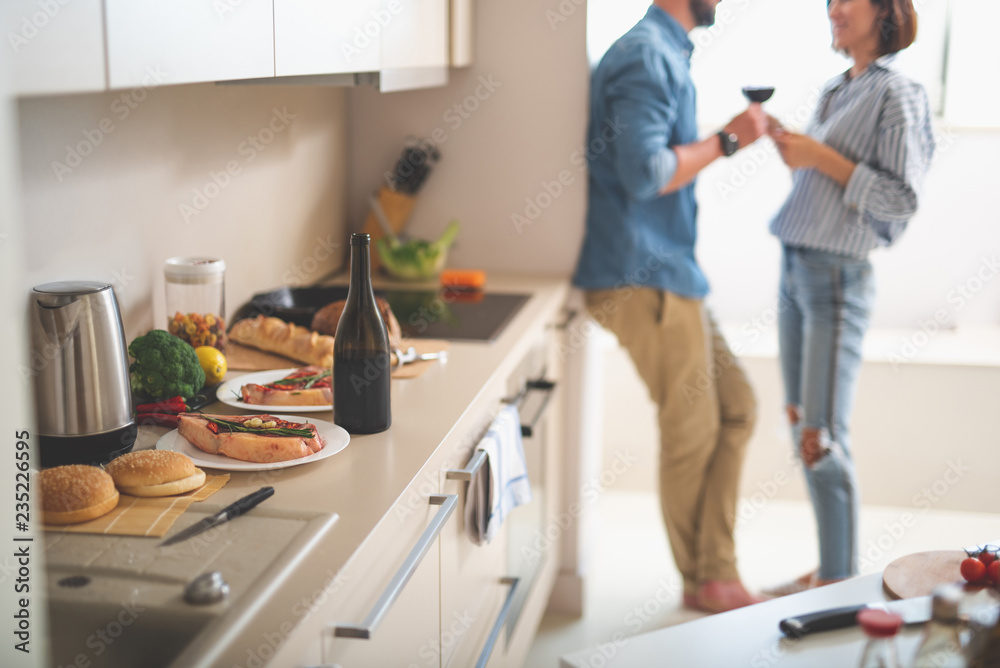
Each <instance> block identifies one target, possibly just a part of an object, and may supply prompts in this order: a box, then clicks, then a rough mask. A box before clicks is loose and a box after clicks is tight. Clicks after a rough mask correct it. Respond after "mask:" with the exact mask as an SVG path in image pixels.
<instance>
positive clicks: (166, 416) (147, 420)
mask: <svg viewBox="0 0 1000 668" xmlns="http://www.w3.org/2000/svg"><path fill="white" fill-rule="evenodd" d="M135 420H136V423H137V424H140V425H153V426H157V427H172V428H174V429H176V428H177V425H179V424H180V421H181V418H180V416H179V415H173V414H171V413H140V414H139V415H137V416H136V418H135Z"/></svg>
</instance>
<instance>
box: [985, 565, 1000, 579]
mask: <svg viewBox="0 0 1000 668" xmlns="http://www.w3.org/2000/svg"><path fill="white" fill-rule="evenodd" d="M986 577H987V578H989V580H990V582H992V583H993V584H995V585H1000V561H997V560H996V559H994V560H993V561H992V562H991V563H990V565H989V566H987V567H986Z"/></svg>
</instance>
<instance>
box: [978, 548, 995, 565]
mask: <svg viewBox="0 0 1000 668" xmlns="http://www.w3.org/2000/svg"><path fill="white" fill-rule="evenodd" d="M996 560H997V553H996V552H990V551H989V550H983V551H982V552H980V553H979V561H981V562H983V565H984V566H987V567H988V566H989V565H990V564H992V563H993V562H994V561H996Z"/></svg>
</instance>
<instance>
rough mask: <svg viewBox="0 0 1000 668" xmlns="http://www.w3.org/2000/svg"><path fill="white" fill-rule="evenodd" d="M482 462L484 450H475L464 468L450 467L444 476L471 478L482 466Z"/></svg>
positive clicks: (455, 478)
mask: <svg viewBox="0 0 1000 668" xmlns="http://www.w3.org/2000/svg"><path fill="white" fill-rule="evenodd" d="M484 463H486V451H485V450H476V454H474V455H472V457H471V458H470V459H469V463H468V464H466V465H465V468H464V469H451V470H450V471H446V472H445V474H444V477H445V478H447V479H448V480H466V481H469V480H472V479H473V478H475V477H476V474H477V473H479V469H481V468H483V464H484Z"/></svg>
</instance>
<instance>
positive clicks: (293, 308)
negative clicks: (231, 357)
mask: <svg viewBox="0 0 1000 668" xmlns="http://www.w3.org/2000/svg"><path fill="white" fill-rule="evenodd" d="M375 294H376V295H377V296H379V297H382V298H384V299H385V300H386V301H388V302H389V306H390V307H391V308H392V312H393V313H394V314H395V315H396V319H397V320H399V324H400V327H402V329H403V336H406V337H408V338H422V339H448V340H451V341H493V340H495V339H496V338H497V337H498V336H500V332H502V331H503V328H504V327H506V325H507V323H508V322H510V320H511V318H513V317H514V316H515V315H516V314H517V312H518V311H519V310H520V309H521V307H522V306H523V305H524V303H525V302H527V301H528V299H529V295H524V294H507V293H495V292H467V291H457V290H449V289H447V288H442V289H441V290H440V291H433V290H375ZM346 297H347V286H346V285H337V286H328V287H312V288H279V289H277V290H274V291H272V292H267V293H262V294H258V295H254V296H253V299H251V300H250V302H248V303H247V304H244V305H243V306H242V307H240V308H239V310H237V311H236V313H235V315H234V316H233V317H232V319H231V322H236V321H237V320H242V319H244V318H253V317H256V316H257V315H258V314H264V315H267V316H274V317H276V318H281V319H282V320H285V321H287V322H293V323H295V324H296V325H299V326H302V327H309V326H310V325H311V324H312V319H313V315H314V314H315V313H316V311H318V310H319V309H320V308H322V307H324V306H326V305H327V304H329V303H330V302H335V301H337V300H339V299H345V298H346Z"/></svg>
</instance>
